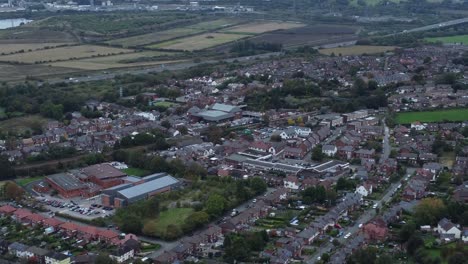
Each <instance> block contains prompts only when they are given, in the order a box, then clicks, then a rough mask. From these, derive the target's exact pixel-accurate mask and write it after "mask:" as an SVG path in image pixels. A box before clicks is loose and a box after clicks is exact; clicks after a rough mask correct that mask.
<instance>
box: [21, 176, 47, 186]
mask: <svg viewBox="0 0 468 264" xmlns="http://www.w3.org/2000/svg"><path fill="white" fill-rule="evenodd" d="M42 178H44V177H42V176H39V177H33V178H22V179H17V180H16V183H18V184H19V185H21V186H26V185H28V184H29V183H31V182H34V181H38V180H41V179H42Z"/></svg>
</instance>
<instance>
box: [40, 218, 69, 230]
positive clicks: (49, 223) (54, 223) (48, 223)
mask: <svg viewBox="0 0 468 264" xmlns="http://www.w3.org/2000/svg"><path fill="white" fill-rule="evenodd" d="M63 223H64V222H63V221H60V220H58V219H57V218H46V219H44V221H42V225H43V226H45V227H53V228H54V229H57V228H58V227H59V226H60V225H61V224H63Z"/></svg>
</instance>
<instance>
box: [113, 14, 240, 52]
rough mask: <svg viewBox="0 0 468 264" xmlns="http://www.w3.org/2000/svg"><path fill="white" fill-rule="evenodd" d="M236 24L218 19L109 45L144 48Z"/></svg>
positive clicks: (125, 39) (232, 20)
mask: <svg viewBox="0 0 468 264" xmlns="http://www.w3.org/2000/svg"><path fill="white" fill-rule="evenodd" d="M236 23H238V21H237V20H234V19H217V20H212V21H205V22H200V23H196V24H193V25H190V26H183V27H177V28H172V29H168V30H163V31H156V32H152V33H148V34H143V35H138V36H133V37H128V38H121V39H115V40H110V41H108V42H107V43H109V44H112V45H119V46H122V47H133V46H142V45H148V44H151V43H157V42H162V41H166V40H170V39H174V38H180V37H185V36H189V35H195V34H199V33H202V32H204V31H209V30H215V29H218V28H222V27H227V26H229V25H233V24H236Z"/></svg>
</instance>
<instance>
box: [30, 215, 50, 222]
mask: <svg viewBox="0 0 468 264" xmlns="http://www.w3.org/2000/svg"><path fill="white" fill-rule="evenodd" d="M25 219H26V220H29V221H31V222H32V223H39V222H42V221H44V220H45V219H46V218H45V217H43V216H42V215H40V214H31V215H28V216H26V217H25Z"/></svg>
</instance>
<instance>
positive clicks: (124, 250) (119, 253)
mask: <svg viewBox="0 0 468 264" xmlns="http://www.w3.org/2000/svg"><path fill="white" fill-rule="evenodd" d="M134 256H135V251H134V250H133V249H132V248H130V247H126V246H123V247H119V248H117V249H116V250H114V251H113V252H112V253H110V254H109V257H110V258H111V259H113V260H115V261H117V263H123V262H126V261H128V260H130V259H132V258H133V257H134Z"/></svg>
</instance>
